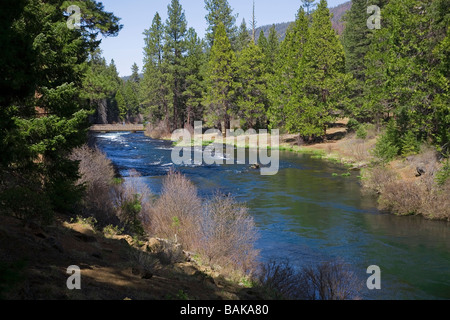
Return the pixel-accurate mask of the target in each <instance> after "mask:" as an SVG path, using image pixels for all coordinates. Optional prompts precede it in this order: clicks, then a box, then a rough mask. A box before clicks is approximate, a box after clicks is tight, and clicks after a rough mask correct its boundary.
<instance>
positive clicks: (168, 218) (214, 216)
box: [148, 172, 258, 273]
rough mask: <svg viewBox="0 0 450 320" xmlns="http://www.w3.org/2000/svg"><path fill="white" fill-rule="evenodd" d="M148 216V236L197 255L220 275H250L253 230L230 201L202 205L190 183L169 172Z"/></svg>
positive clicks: (219, 197)
mask: <svg viewBox="0 0 450 320" xmlns="http://www.w3.org/2000/svg"><path fill="white" fill-rule="evenodd" d="M149 216H150V223H149V226H150V228H149V230H148V232H149V233H151V234H153V235H157V236H158V237H160V238H165V239H169V240H170V241H173V242H175V243H179V244H181V245H182V247H183V248H184V249H186V250H189V251H192V252H196V253H198V254H200V255H201V256H202V257H203V258H204V259H205V260H207V262H208V263H209V264H210V265H211V266H220V267H221V268H222V272H224V273H227V272H231V271H239V272H242V273H250V272H251V270H252V268H253V267H254V265H255V260H256V257H257V255H258V252H257V250H255V249H254V247H253V246H254V243H255V241H256V238H257V231H256V226H255V224H254V221H253V219H252V217H251V216H250V215H249V214H248V212H247V209H246V208H245V207H243V206H242V205H239V204H237V203H236V202H235V201H234V199H233V198H232V197H225V196H223V195H219V194H217V195H215V196H214V197H213V198H212V199H211V200H210V201H207V202H205V203H203V202H202V199H200V198H199V197H198V194H197V188H196V187H195V186H194V185H193V184H192V182H190V181H189V180H188V179H187V178H186V177H184V176H183V175H181V174H179V173H175V172H170V173H169V174H168V176H167V177H166V178H165V179H164V182H163V188H162V193H161V196H160V198H159V199H158V200H157V201H156V202H155V204H154V206H153V208H151V211H150V214H149Z"/></svg>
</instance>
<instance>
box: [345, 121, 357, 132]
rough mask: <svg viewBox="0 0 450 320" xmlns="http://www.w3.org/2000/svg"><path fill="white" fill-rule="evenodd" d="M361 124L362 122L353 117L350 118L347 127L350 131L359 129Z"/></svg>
mask: <svg viewBox="0 0 450 320" xmlns="http://www.w3.org/2000/svg"><path fill="white" fill-rule="evenodd" d="M359 126H360V124H359V122H358V120H356V119H353V118H350V119H349V120H348V123H347V128H348V131H349V132H353V131H356V130H357V129H358V127H359Z"/></svg>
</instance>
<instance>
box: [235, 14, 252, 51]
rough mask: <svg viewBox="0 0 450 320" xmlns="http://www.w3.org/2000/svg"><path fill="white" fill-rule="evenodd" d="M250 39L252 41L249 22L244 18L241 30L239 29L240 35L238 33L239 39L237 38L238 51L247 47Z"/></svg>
mask: <svg viewBox="0 0 450 320" xmlns="http://www.w3.org/2000/svg"><path fill="white" fill-rule="evenodd" d="M250 41H251V38H250V33H249V30H248V28H247V24H246V22H245V19H242V23H241V25H240V27H239V31H238V35H237V39H236V51H237V52H240V51H242V50H243V49H244V48H245V47H247V46H248V45H249V43H250Z"/></svg>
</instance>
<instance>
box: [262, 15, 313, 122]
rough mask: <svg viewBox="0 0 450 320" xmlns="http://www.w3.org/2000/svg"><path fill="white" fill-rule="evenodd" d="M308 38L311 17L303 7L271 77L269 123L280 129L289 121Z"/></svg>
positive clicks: (276, 60)
mask: <svg viewBox="0 0 450 320" xmlns="http://www.w3.org/2000/svg"><path fill="white" fill-rule="evenodd" d="M307 39H308V18H307V16H306V14H305V11H304V10H303V8H300V9H299V11H298V13H297V16H296V20H295V23H294V24H292V25H291V26H290V27H289V29H288V31H287V33H286V37H285V39H284V40H283V42H282V43H281V44H280V48H279V54H278V55H277V57H276V59H275V62H274V70H275V72H274V74H273V75H272V76H270V77H269V79H268V97H269V101H270V106H269V110H268V120H269V127H270V128H272V129H279V128H282V127H284V126H285V125H286V115H287V114H286V106H287V105H288V104H289V103H291V100H292V99H294V93H295V92H294V91H295V79H297V78H298V77H299V68H298V65H299V63H300V61H301V59H302V56H303V54H304V48H305V44H306V42H307Z"/></svg>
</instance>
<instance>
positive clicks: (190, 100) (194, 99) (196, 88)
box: [183, 28, 206, 127]
mask: <svg viewBox="0 0 450 320" xmlns="http://www.w3.org/2000/svg"><path fill="white" fill-rule="evenodd" d="M186 40H187V42H186V43H187V54H186V74H187V76H186V81H185V90H184V92H183V97H184V98H185V100H186V117H187V119H186V122H185V123H186V124H188V125H190V126H192V127H193V124H194V121H196V120H202V119H203V111H204V110H203V109H204V107H203V94H204V90H205V88H204V72H205V71H204V66H205V64H206V59H205V54H204V53H203V48H204V42H203V41H202V40H201V39H200V38H199V37H198V35H197V33H196V32H195V30H194V29H193V28H190V29H189V30H188V34H187V39H186Z"/></svg>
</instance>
